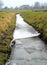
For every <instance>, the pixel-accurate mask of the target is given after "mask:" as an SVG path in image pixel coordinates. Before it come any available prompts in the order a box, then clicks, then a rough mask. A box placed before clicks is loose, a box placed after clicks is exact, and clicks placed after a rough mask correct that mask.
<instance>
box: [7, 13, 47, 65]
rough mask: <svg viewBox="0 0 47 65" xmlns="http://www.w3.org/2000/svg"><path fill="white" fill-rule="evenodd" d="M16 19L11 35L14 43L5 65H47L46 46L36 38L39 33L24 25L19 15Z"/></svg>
mask: <svg viewBox="0 0 47 65" xmlns="http://www.w3.org/2000/svg"><path fill="white" fill-rule="evenodd" d="M16 19H17V20H16V29H15V30H14V34H13V39H15V41H16V43H15V45H14V47H13V48H12V53H11V56H10V59H9V62H8V63H7V64H6V65H47V45H45V44H44V42H43V41H42V40H41V39H39V38H38V35H39V34H40V33H38V32H37V31H36V30H35V29H34V28H33V27H32V26H30V25H28V24H27V23H25V22H24V20H23V18H22V17H21V16H20V15H19V14H18V15H16Z"/></svg>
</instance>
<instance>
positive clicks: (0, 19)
mask: <svg viewBox="0 0 47 65" xmlns="http://www.w3.org/2000/svg"><path fill="white" fill-rule="evenodd" d="M15 15H16V14H15V12H8V11H0V65H5V62H6V61H7V59H8V58H9V55H10V52H11V48H10V46H9V45H10V42H11V40H12V38H13V31H14V28H15V23H16V22H15V20H16V19H15Z"/></svg>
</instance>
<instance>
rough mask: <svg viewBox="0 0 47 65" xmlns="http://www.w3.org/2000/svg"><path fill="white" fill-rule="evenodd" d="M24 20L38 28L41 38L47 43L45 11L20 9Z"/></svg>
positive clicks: (46, 17)
mask: <svg viewBox="0 0 47 65" xmlns="http://www.w3.org/2000/svg"><path fill="white" fill-rule="evenodd" d="M20 14H21V16H22V17H23V18H24V20H25V21H26V22H27V23H28V24H30V25H32V26H33V27H34V28H35V29H36V30H38V31H39V32H40V33H41V35H40V37H41V39H43V40H44V41H45V43H47V12H32V11H20Z"/></svg>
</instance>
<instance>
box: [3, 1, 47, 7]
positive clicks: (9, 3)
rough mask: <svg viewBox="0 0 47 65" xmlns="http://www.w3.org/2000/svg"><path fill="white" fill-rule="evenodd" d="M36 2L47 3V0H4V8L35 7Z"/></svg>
mask: <svg viewBox="0 0 47 65" xmlns="http://www.w3.org/2000/svg"><path fill="white" fill-rule="evenodd" d="M35 2H40V3H47V0H3V3H4V6H8V7H16V6H18V7H19V6H21V5H33V4H34V3H35Z"/></svg>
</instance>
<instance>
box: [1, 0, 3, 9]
mask: <svg viewBox="0 0 47 65" xmlns="http://www.w3.org/2000/svg"><path fill="white" fill-rule="evenodd" d="M2 6H3V1H2V0H0V9H2Z"/></svg>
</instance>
